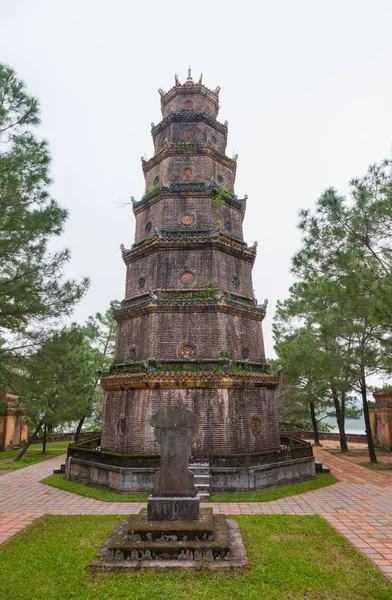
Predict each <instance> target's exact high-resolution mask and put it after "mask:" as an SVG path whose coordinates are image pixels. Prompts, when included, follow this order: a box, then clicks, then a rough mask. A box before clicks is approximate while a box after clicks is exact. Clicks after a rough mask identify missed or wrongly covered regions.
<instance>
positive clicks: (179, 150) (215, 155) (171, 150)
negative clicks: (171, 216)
mask: <svg viewBox="0 0 392 600" xmlns="http://www.w3.org/2000/svg"><path fill="white" fill-rule="evenodd" d="M181 154H187V155H188V156H200V155H203V156H209V157H210V158H212V159H213V160H215V161H216V162H218V163H219V164H221V165H223V166H224V167H227V168H228V169H231V170H232V171H233V173H234V174H235V173H236V170H237V163H236V161H235V160H233V159H232V158H229V157H228V156H226V155H225V154H222V152H219V151H218V150H216V149H215V148H211V147H210V146H200V147H198V148H197V149H195V147H193V146H169V147H168V148H165V149H164V150H162V151H161V152H159V154H156V155H155V156H153V157H152V158H150V160H147V161H145V160H143V161H142V168H143V173H144V174H145V175H146V174H147V173H148V172H149V171H150V170H151V169H152V168H154V167H156V166H157V165H159V163H161V162H162V161H164V160H166V159H167V158H171V157H173V156H179V155H181ZM195 183H196V182H195Z"/></svg>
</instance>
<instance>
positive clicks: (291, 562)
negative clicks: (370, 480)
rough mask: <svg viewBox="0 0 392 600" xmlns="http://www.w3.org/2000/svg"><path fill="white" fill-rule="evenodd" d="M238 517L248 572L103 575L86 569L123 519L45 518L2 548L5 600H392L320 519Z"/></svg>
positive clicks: (378, 577) (377, 576)
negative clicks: (249, 563) (233, 573)
mask: <svg viewBox="0 0 392 600" xmlns="http://www.w3.org/2000/svg"><path fill="white" fill-rule="evenodd" d="M234 518H236V519H237V520H238V521H239V523H240V525H241V528H242V531H243V536H244V540H245V544H246V547H247V552H248V556H249V558H250V561H251V569H250V571H248V572H246V573H245V574H241V575H240V574H238V575H227V574H220V573H215V574H205V573H187V572H171V573H170V572H169V573H116V574H110V573H104V574H99V575H95V576H91V575H90V574H89V573H88V572H87V571H86V570H85V567H86V565H87V564H88V562H89V561H90V560H91V559H92V558H93V556H94V555H95V553H96V551H97V550H98V548H99V547H100V546H101V545H102V543H103V542H104V540H105V539H106V538H107V536H108V535H109V534H110V533H111V531H112V530H113V529H114V527H115V526H116V525H117V523H118V522H119V520H121V518H120V517H119V516H113V515H105V516H96V515H94V516H93V515H77V516H76V515H72V516H60V515H51V516H45V517H43V518H42V519H40V520H39V521H37V522H36V523H34V524H33V525H31V526H30V527H28V528H27V529H26V530H24V531H23V532H21V533H20V534H18V535H17V536H16V537H15V538H13V539H12V540H9V541H8V542H6V543H5V544H3V546H2V547H1V548H0V561H1V570H0V589H1V593H2V597H3V598H7V600H41V599H42V598H45V600H69V599H70V598H75V599H76V598H83V600H114V599H116V600H117V599H128V598H132V600H180V599H181V600H256V599H257V600H260V598H262V599H263V600H300V599H305V598H306V600H316V599H317V600H361V599H362V600H365V599H366V600H390V598H391V584H390V582H389V581H388V580H387V579H386V578H385V577H384V576H383V575H382V574H381V573H380V572H379V571H378V569H377V568H376V567H375V566H374V565H372V564H371V563H370V561H368V560H367V559H366V558H365V557H364V556H362V555H361V554H359V553H358V552H357V551H356V550H354V549H353V548H352V547H351V546H350V545H349V544H348V542H346V540H345V539H344V538H343V537H341V536H340V535H339V534H338V533H337V532H335V531H334V530H333V529H332V528H331V527H330V526H329V525H328V524H327V523H326V522H325V521H324V520H323V519H321V518H320V517H318V516H314V515H312V516H297V515H252V516H239V517H234Z"/></svg>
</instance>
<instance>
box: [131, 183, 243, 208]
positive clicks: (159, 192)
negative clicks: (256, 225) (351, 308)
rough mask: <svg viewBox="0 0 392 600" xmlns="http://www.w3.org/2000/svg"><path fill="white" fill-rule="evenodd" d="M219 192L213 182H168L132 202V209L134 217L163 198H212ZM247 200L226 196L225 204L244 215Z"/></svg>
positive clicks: (233, 195)
mask: <svg viewBox="0 0 392 600" xmlns="http://www.w3.org/2000/svg"><path fill="white" fill-rule="evenodd" d="M217 191H218V192H219V187H218V186H216V185H215V184H214V183H213V182H212V181H203V182H198V181H190V182H185V181H184V182H175V181H173V182H166V183H164V184H162V185H159V186H154V188H153V189H152V190H151V191H150V192H147V193H146V194H145V195H144V196H143V198H142V199H141V200H139V201H138V202H136V201H135V200H133V201H132V208H133V213H134V215H137V214H138V213H139V212H140V211H142V210H143V209H144V208H146V207H150V206H152V205H153V204H155V202H158V201H159V200H160V199H161V198H167V197H170V196H179V197H181V196H183V195H185V196H187V197H188V196H192V197H200V198H211V197H212V195H213V193H214V192H217ZM246 201H247V196H245V198H238V197H237V196H236V195H235V194H225V203H226V204H227V205H229V206H231V207H233V208H235V209H237V210H239V211H240V212H242V213H244V212H245V210H246Z"/></svg>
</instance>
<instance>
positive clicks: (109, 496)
mask: <svg viewBox="0 0 392 600" xmlns="http://www.w3.org/2000/svg"><path fill="white" fill-rule="evenodd" d="M41 483H46V485H51V486H52V487H55V488H59V489H60V490H66V491H67V492H73V493H74V494H79V495H80V496H88V497H89V498H95V499H96V500H102V501H103V502H147V498H148V494H120V493H118V492H110V491H106V490H101V489H99V488H95V487H92V486H89V485H83V484H82V483H76V482H75V481H69V480H68V479H65V478H64V475H49V477H45V479H42V481H41Z"/></svg>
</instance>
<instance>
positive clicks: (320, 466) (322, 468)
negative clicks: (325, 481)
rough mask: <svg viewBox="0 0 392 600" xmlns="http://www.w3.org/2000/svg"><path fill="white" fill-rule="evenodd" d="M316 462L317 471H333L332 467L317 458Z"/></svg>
mask: <svg viewBox="0 0 392 600" xmlns="http://www.w3.org/2000/svg"><path fill="white" fill-rule="evenodd" d="M314 464H315V467H316V473H330V472H331V469H330V468H329V467H327V466H326V465H323V463H322V462H320V461H319V460H315V461H314Z"/></svg>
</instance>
